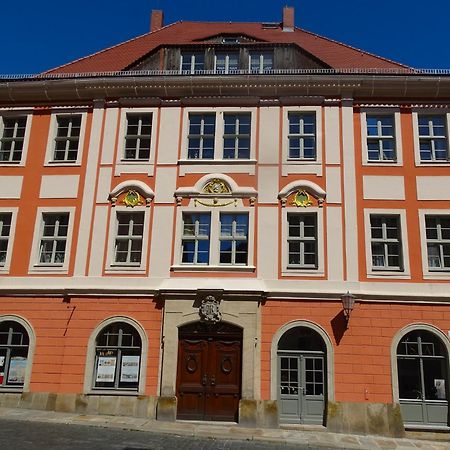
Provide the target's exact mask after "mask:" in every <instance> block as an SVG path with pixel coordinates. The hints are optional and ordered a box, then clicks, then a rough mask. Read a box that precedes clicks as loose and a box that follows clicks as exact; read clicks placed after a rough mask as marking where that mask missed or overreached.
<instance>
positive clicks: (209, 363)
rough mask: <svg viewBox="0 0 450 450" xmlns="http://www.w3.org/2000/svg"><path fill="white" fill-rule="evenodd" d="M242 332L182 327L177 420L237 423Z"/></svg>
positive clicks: (198, 325)
mask: <svg viewBox="0 0 450 450" xmlns="http://www.w3.org/2000/svg"><path fill="white" fill-rule="evenodd" d="M241 366H242V329H241V328H239V327H236V326H233V325H230V324H226V323H219V324H214V325H209V324H205V323H202V322H196V323H193V324H188V325H185V326H183V327H180V328H179V331H178V369H177V390H176V395H177V398H178V410H177V418H178V419H185V420H217V421H237V420H238V411H239V400H240V398H241Z"/></svg>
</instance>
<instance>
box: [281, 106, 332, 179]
mask: <svg viewBox="0 0 450 450" xmlns="http://www.w3.org/2000/svg"><path fill="white" fill-rule="evenodd" d="M282 109H283V143H282V148H281V150H282V155H283V157H282V162H283V164H282V168H281V170H282V175H283V176H287V175H289V174H291V173H293V174H301V173H313V174H315V175H317V176H322V153H323V140H324V139H323V135H322V107H321V106H285V107H283V108H282ZM291 112H299V113H315V115H316V159H315V160H312V161H311V160H297V159H290V158H289V138H288V135H289V113H291Z"/></svg>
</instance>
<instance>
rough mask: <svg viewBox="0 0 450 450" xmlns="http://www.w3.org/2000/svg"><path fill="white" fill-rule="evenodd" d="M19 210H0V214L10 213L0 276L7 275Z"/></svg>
mask: <svg viewBox="0 0 450 450" xmlns="http://www.w3.org/2000/svg"><path fill="white" fill-rule="evenodd" d="M18 211H19V208H17V207H16V208H0V213H11V227H10V230H9V237H8V246H7V248H6V260H5V264H3V266H0V274H6V273H9V268H10V266H11V258H12V253H13V249H14V238H15V236H16V221H17V212H18Z"/></svg>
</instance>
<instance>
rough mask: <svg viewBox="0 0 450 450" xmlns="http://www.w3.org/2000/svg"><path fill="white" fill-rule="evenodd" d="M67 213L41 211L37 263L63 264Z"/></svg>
mask: <svg viewBox="0 0 450 450" xmlns="http://www.w3.org/2000/svg"><path fill="white" fill-rule="evenodd" d="M68 228H69V213H43V214H42V224H41V236H40V245H39V263H40V264H49V265H63V264H64V259H65V255H66V243H67V231H68Z"/></svg>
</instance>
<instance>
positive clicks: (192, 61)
mask: <svg viewBox="0 0 450 450" xmlns="http://www.w3.org/2000/svg"><path fill="white" fill-rule="evenodd" d="M183 53H184V54H183ZM199 53H203V69H199V71H204V70H205V52H204V51H203V52H201V51H198V52H196V51H184V52H183V51H182V52H181V54H180V70H179V72H180V73H186V72H189V73H190V74H194V73H196V72H195V56H196V55H197V54H199ZM187 54H190V56H191V68H190V70H189V71H183V59H184V57H185V55H187Z"/></svg>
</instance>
